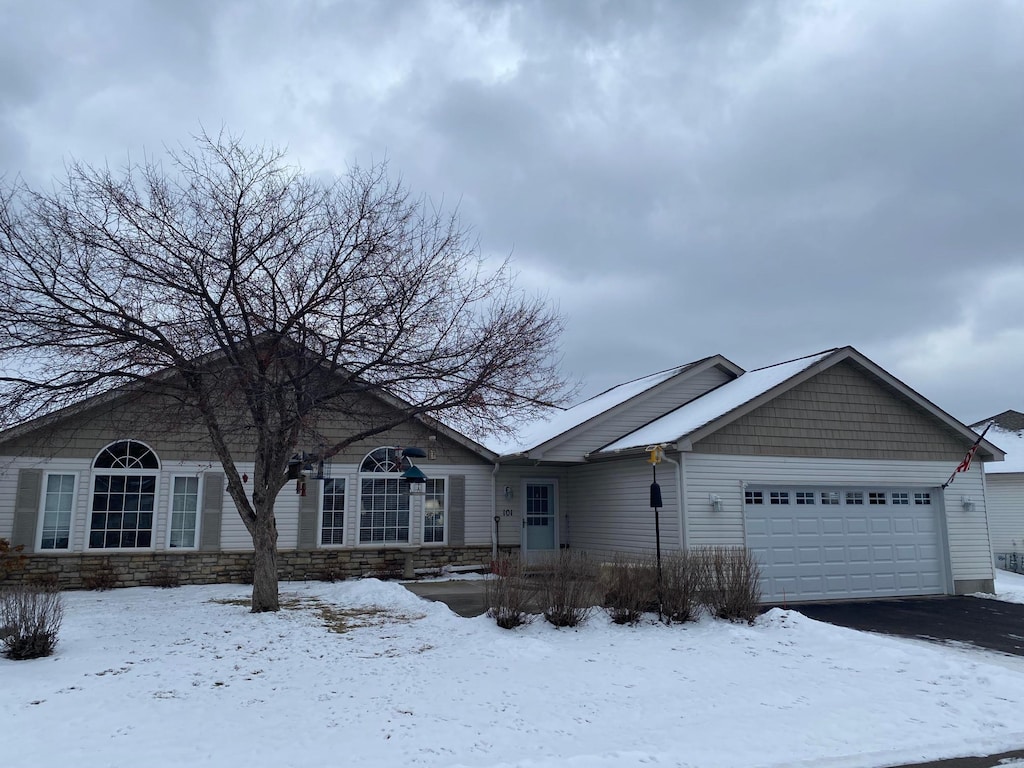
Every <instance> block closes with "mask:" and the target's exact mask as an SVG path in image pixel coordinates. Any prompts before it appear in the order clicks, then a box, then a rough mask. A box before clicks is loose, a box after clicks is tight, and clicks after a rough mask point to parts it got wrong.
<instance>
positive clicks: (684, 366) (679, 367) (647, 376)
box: [564, 355, 714, 411]
mask: <svg viewBox="0 0 1024 768" xmlns="http://www.w3.org/2000/svg"><path fill="white" fill-rule="evenodd" d="M712 357H714V355H708V356H707V357H702V358H701V359H700V360H694V361H692V362H689V363H683V364H681V365H672V366H669V367H668V368H663V369H662V370H660V371H654V372H653V373H648V374H645V375H643V376H637V377H636V378H635V379H630V380H629V381H622V382H619V383H618V384H615V385H614V386H611V387H608V389H605V390H603V391H601V392H598V393H597V394H596V395H591V396H590V397H588V398H587V399H586V400H580V401H579V402H578V403H576V404H575V405H571V406H569V407H568V408H565V409H564V410H567V411H570V410H572V409H573V408H577V407H579V406H581V405H583V404H584V403H589V402H590V401H591V400H595V399H597V398H599V397H603V396H604V395H607V394H608V393H609V392H611V391H613V390H616V389H619V388H621V387H625V386H628V385H630V384H636V383H637V382H638V381H643V380H644V379H651V378H654V377H655V376H661V375H662V374H664V373H668V372H669V371H675V373H682V372H683V371H684V370H686V369H687V368H692V367H693V366H695V365H698V364H700V363H703V362H704V361H705V360H710V359H711V358H712ZM673 375H674V374H673Z"/></svg>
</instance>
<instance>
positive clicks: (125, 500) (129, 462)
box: [89, 440, 160, 549]
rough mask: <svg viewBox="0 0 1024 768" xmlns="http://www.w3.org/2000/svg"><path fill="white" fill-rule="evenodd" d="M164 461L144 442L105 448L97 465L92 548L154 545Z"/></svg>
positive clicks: (146, 546) (95, 470)
mask: <svg viewBox="0 0 1024 768" xmlns="http://www.w3.org/2000/svg"><path fill="white" fill-rule="evenodd" d="M159 468H160V461H159V460H158V459H157V457H156V454H155V453H153V451H152V450H150V448H149V447H147V446H146V445H144V444H143V443H140V442H137V441H135V440H121V441H119V442H116V443H113V444H112V445H109V446H107V447H106V448H104V449H103V450H102V451H101V452H100V454H99V456H97V457H96V461H95V462H93V469H94V473H93V491H92V512H91V514H90V519H89V547H90V548H91V549H136V548H149V547H151V546H153V510H154V509H156V477H157V476H156V472H152V471H150V470H158V469H159Z"/></svg>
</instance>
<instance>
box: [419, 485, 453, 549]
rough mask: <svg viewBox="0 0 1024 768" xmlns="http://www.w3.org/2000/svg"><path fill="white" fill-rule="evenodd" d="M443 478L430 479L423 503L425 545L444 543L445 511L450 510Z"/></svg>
mask: <svg viewBox="0 0 1024 768" xmlns="http://www.w3.org/2000/svg"><path fill="white" fill-rule="evenodd" d="M445 485H446V483H445V481H444V479H443V478H433V477H431V478H428V479H427V483H426V488H425V498H424V501H423V543H424V544H443V543H444V522H445V510H447V508H448V501H447V496H446V495H445Z"/></svg>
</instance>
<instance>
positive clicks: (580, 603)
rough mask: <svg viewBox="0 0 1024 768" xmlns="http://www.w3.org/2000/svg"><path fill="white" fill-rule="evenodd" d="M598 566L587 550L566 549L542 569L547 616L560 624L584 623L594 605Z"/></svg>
mask: <svg viewBox="0 0 1024 768" xmlns="http://www.w3.org/2000/svg"><path fill="white" fill-rule="evenodd" d="M594 571H595V569H594V566H593V564H592V563H591V561H590V558H588V557H587V554H586V553H585V552H580V551H578V550H571V549H562V550H559V552H558V553H557V554H555V555H554V556H552V557H551V559H550V560H549V561H548V562H546V563H543V564H542V566H541V570H540V571H539V573H538V581H539V585H538V586H539V592H540V601H541V604H542V605H543V606H544V618H545V619H547V620H548V621H549V622H550V623H551V624H554V625H555V626H556V627H575V626H577V625H578V624H581V623H582V622H583V621H584V620H585V619H586V618H587V616H589V615H590V611H591V609H592V608H593V605H594V598H595V595H596V587H595V583H594V575H595V574H594Z"/></svg>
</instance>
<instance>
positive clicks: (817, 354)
mask: <svg viewBox="0 0 1024 768" xmlns="http://www.w3.org/2000/svg"><path fill="white" fill-rule="evenodd" d="M841 349H843V347H832V348H831V349H823V350H821V351H820V352H812V353H811V354H809V355H801V356H800V357H794V358H793V359H791V360H783V361H782V362H779V363H772V364H771V365H764V366H761V367H760V368H754V369H752V370H749V371H747V373H756V372H757V371H767V370H768V369H769V368H778V367H779V366H780V365H789V364H790V363H795V362H797V361H799V360H809V359H810V358H812V357H822V356H823V355H828V354H832V353H833V352H838V351H839V350H841Z"/></svg>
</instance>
